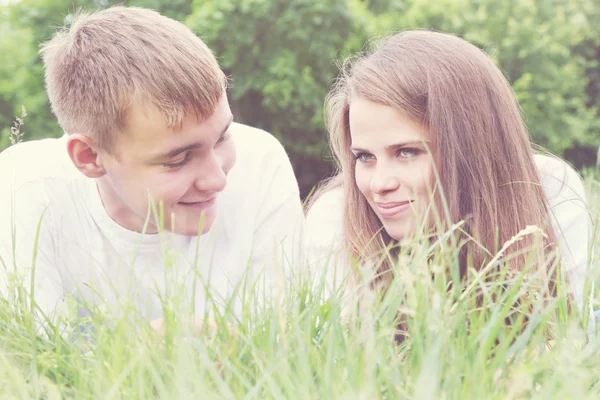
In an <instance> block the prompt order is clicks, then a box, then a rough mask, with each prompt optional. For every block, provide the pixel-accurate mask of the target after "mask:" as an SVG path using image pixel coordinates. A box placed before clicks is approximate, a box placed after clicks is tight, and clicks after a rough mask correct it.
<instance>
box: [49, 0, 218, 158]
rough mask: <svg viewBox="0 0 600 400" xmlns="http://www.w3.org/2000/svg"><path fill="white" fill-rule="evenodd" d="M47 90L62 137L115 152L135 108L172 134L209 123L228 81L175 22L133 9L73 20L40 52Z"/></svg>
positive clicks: (197, 42) (82, 15)
mask: <svg viewBox="0 0 600 400" xmlns="http://www.w3.org/2000/svg"><path fill="white" fill-rule="evenodd" d="M40 53H41V55H42V58H43V62H44V67H45V79H46V90H47V92H48V97H49V99H50V104H51V106H52V111H53V112H54V114H55V115H56V117H57V119H58V122H59V124H60V125H61V127H62V128H63V130H64V131H65V132H66V133H69V134H71V133H83V134H87V135H88V136H90V137H92V138H93V139H94V140H95V141H96V144H97V145H98V146H99V147H101V148H103V149H105V150H107V151H113V150H114V144H115V141H116V140H117V139H118V137H119V134H122V133H123V132H124V128H125V127H126V116H127V111H128V109H129V108H130V107H131V106H132V105H133V104H147V105H152V106H154V107H155V108H156V109H158V110H159V111H160V113H161V114H162V115H163V116H164V118H165V120H166V121H167V124H168V126H169V127H171V128H176V127H178V126H180V125H181V124H182V121H183V120H184V118H185V116H186V115H187V114H188V113H190V112H192V113H195V114H196V116H197V117H198V118H199V119H204V118H208V117H209V116H210V115H212V113H213V112H214V110H215V109H216V106H217V103H218V101H219V99H220V98H221V97H222V96H223V93H224V91H225V88H226V84H227V79H226V77H225V75H224V74H223V72H222V71H221V69H220V68H219V65H218V63H217V61H216V59H215V57H214V56H213V54H212V53H211V51H210V49H209V48H208V47H207V46H206V45H205V44H204V43H203V42H202V40H200V39H199V38H198V37H197V36H196V35H194V33H192V31H191V30H190V29H189V28H187V27H186V26H185V25H183V24H182V23H180V22H177V21H175V20H172V19H170V18H167V17H165V16H162V15H160V14H159V13H157V12H155V11H152V10H148V9H143V8H137V7H121V6H117V7H111V8H108V9H105V10H102V11H98V12H96V13H92V14H87V13H79V14H77V15H76V16H75V17H74V19H73V21H72V23H71V26H70V28H64V29H62V30H60V31H59V32H57V33H56V34H55V36H54V37H53V38H52V39H51V40H50V41H48V42H47V43H45V44H44V45H43V46H42V48H41V51H40Z"/></svg>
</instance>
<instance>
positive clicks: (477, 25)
mask: <svg viewBox="0 0 600 400" xmlns="http://www.w3.org/2000/svg"><path fill="white" fill-rule="evenodd" d="M12 1H13V2H14V1H15V0H12ZM117 3H120V4H123V3H124V4H125V5H128V6H141V7H148V8H153V9H156V10H158V11H160V12H161V13H163V14H165V15H168V16H170V17H172V18H175V19H177V20H180V21H183V22H184V23H185V24H187V25H188V26H189V27H190V28H191V29H192V30H193V31H194V32H196V34H197V35H198V36H199V37H201V38H202V39H203V40H204V41H205V42H206V43H207V44H208V46H209V47H211V48H212V49H213V50H214V52H215V54H216V56H217V57H218V59H219V61H220V63H221V66H222V68H223V69H224V70H225V71H226V73H227V74H228V75H229V76H230V77H231V82H232V87H231V90H230V93H229V97H230V101H231V103H232V108H233V110H234V114H235V116H236V119H237V120H238V121H239V122H243V123H247V124H250V125H254V126H257V127H260V128H263V129H266V130H268V131H270V132H271V133H273V134H274V135H276V136H277V137H278V138H279V139H280V140H281V141H282V142H283V144H284V145H285V146H286V148H287V149H288V152H289V154H290V157H291V159H292V162H293V165H294V168H295V171H296V174H297V176H298V180H299V183H300V185H301V188H302V192H303V194H304V195H306V194H307V193H308V192H309V191H310V189H311V188H312V187H313V186H314V185H315V184H316V183H317V182H318V181H319V180H320V179H321V178H323V177H325V176H327V175H329V174H331V171H332V165H331V162H330V160H331V157H330V156H329V154H328V151H327V143H326V133H325V126H324V117H323V116H324V113H323V103H324V99H325V96H326V94H327V91H328V88H329V86H330V84H331V82H332V80H333V79H334V78H335V76H336V73H337V68H338V67H337V66H338V64H339V62H341V60H343V59H344V57H346V56H348V55H349V54H351V53H354V52H357V51H360V50H361V49H363V48H364V46H365V43H366V42H367V41H368V40H369V39H370V38H377V37H381V36H383V35H385V34H388V33H390V32H395V31H401V30H405V29H417V28H426V29H435V30H440V31H444V32H450V33H454V34H457V35H460V36H462V37H464V38H465V39H467V40H469V41H471V42H472V43H474V44H476V45H478V46H479V47H481V48H482V49H484V50H485V51H486V52H487V53H488V54H490V56H491V57H492V58H493V59H494V61H495V62H496V63H497V64H498V65H499V66H500V67H501V69H502V71H503V72H504V73H505V75H506V76H507V77H508V79H509V80H510V82H511V83H512V85H513V88H514V90H515V92H516V95H517V98H518V99H519V101H520V103H521V106H522V108H523V112H524V115H525V116H526V120H527V125H528V128H529V130H530V134H531V136H532V138H533V141H534V142H535V143H537V144H539V145H541V146H543V147H545V148H547V149H549V150H550V151H552V152H554V153H555V154H558V155H562V156H564V157H565V158H567V159H568V160H569V161H570V162H572V163H573V164H574V165H575V166H576V167H578V168H582V167H584V166H588V165H593V164H595V163H596V152H597V147H598V144H600V83H599V79H600V3H598V2H597V0H577V1H571V0H436V1H435V2H433V1H430V0H389V1H384V0H371V1H367V0H362V1H361V0H320V1H314V0H131V1H125V2H123V1H119V2H117V1H114V0H71V1H66V0H20V1H17V2H14V3H11V4H9V5H4V6H0V55H1V62H0V150H1V149H3V148H5V147H7V146H8V145H9V143H10V141H9V133H10V126H11V124H12V121H13V120H14V117H15V116H20V114H21V106H22V105H24V106H25V107H26V109H27V112H28V116H27V118H26V120H25V126H24V131H25V138H24V139H25V140H31V139H38V138H43V137H57V136H60V135H61V134H62V132H61V129H60V127H59V126H58V124H57V123H56V120H55V118H54V117H53V115H52V113H51V111H50V107H49V104H48V99H47V97H46V95H45V92H44V83H43V69H42V66H41V64H40V59H39V56H38V53H37V51H38V48H39V45H40V43H42V42H44V41H46V40H47V39H49V38H50V37H51V35H52V33H53V32H54V31H55V30H56V28H57V27H59V26H62V25H64V24H68V23H69V21H70V18H71V15H72V13H73V12H74V11H75V10H77V9H78V8H80V7H83V8H86V9H88V10H93V9H98V8H104V7H108V6H111V5H113V4H117Z"/></svg>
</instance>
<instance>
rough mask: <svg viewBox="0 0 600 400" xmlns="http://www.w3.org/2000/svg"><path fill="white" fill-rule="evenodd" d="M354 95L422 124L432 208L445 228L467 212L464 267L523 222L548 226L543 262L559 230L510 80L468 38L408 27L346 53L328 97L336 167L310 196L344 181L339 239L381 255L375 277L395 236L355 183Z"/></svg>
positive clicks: (518, 262) (523, 245) (519, 262)
mask: <svg viewBox="0 0 600 400" xmlns="http://www.w3.org/2000/svg"><path fill="white" fill-rule="evenodd" d="M355 95H359V96H361V97H363V98H365V99H367V100H370V101H372V102H375V103H378V104H383V105H386V106H389V107H393V108H395V109H397V110H401V111H402V112H404V113H405V114H407V115H408V116H410V118H411V119H413V120H414V121H417V122H418V123H420V124H422V125H423V126H425V127H426V129H427V130H428V131H429V133H430V136H431V146H430V147H431V153H432V157H433V161H434V165H435V167H436V169H437V171H438V173H439V180H438V183H439V184H438V186H439V187H441V188H440V189H441V190H437V191H436V193H435V195H434V200H433V204H434V205H435V209H436V210H438V212H441V210H447V216H448V217H449V218H448V219H449V220H446V221H445V224H446V225H445V228H449V224H454V223H457V222H459V221H464V222H465V223H464V225H463V226H464V231H465V233H466V235H467V237H471V238H474V240H475V241H476V243H477V244H475V243H473V242H471V244H470V245H469V246H465V247H463V248H462V249H461V253H460V269H461V273H462V275H463V276H464V274H465V272H466V268H467V261H469V263H470V264H471V265H472V266H473V267H474V268H476V269H479V268H481V267H482V266H483V265H485V263H486V262H488V261H489V260H490V259H491V258H492V254H494V253H495V252H497V251H498V250H499V248H500V247H501V246H502V244H503V243H506V242H507V241H509V240H510V239H511V238H512V237H513V236H515V235H517V234H518V233H519V232H520V231H521V230H522V229H524V228H525V227H526V226H528V225H536V226H539V227H541V228H542V229H543V230H544V232H545V234H546V237H545V239H543V241H544V243H543V245H544V246H543V250H542V251H541V252H540V251H538V253H537V254H538V258H536V259H538V260H540V262H542V261H541V257H546V256H548V255H550V254H552V253H553V252H554V250H555V237H556V235H555V233H554V231H553V229H552V226H551V225H550V224H549V214H548V206H547V202H546V198H545V195H544V191H543V187H542V185H541V183H540V178H539V176H538V172H537V169H536V166H535V164H534V160H533V149H532V145H531V143H530V140H529V136H528V133H527V130H526V128H525V125H524V123H523V119H522V117H521V114H520V109H519V106H518V104H517V101H516V100H515V96H514V94H513V92H512V89H511V87H510V85H509V83H508V82H507V80H506V79H505V78H504V76H503V75H502V73H501V72H500V71H499V69H498V68H497V67H496V66H495V65H494V63H493V62H492V61H491V60H490V58H489V57H487V56H486V54H485V53H484V52H483V51H481V50H480V49H478V48H477V47H475V46H474V45H472V44H470V43H468V42H467V41H465V40H462V39H460V38H458V37H455V36H452V35H448V34H443V33H438V32H431V31H407V32H403V33H400V34H395V35H393V36H390V37H389V38H386V39H384V40H383V41H382V42H381V43H380V44H379V45H378V46H377V47H376V48H375V50H374V51H373V52H371V53H368V54H362V55H361V56H359V57H356V58H353V59H350V60H348V61H347V62H346V63H345V64H344V66H343V68H342V71H341V73H340V76H339V79H338V81H337V84H336V85H335V86H334V88H333V89H332V91H331V93H330V94H329V96H328V99H327V107H326V108H327V120H328V129H329V135H330V144H331V148H332V151H333V154H334V156H335V158H336V160H337V162H338V165H339V169H340V170H339V173H338V175H337V176H336V177H334V178H333V179H332V180H330V181H329V182H328V183H327V184H326V185H325V186H324V187H322V188H321V189H320V191H318V192H317V195H316V197H318V196H319V195H320V193H323V192H324V191H327V190H331V189H332V188H334V187H340V186H341V187H343V190H344V197H345V202H344V211H343V214H344V238H345V240H346V245H347V246H348V248H349V250H350V251H351V254H352V255H353V256H354V257H355V258H356V259H358V260H362V261H365V259H367V260H368V259H369V258H372V257H377V258H378V259H379V260H381V259H382V258H381V256H382V253H383V254H384V255H388V256H387V257H383V259H384V262H382V263H378V264H376V265H377V267H376V268H377V271H374V272H375V274H376V276H379V277H382V276H385V275H388V274H387V273H388V272H389V271H390V269H391V266H392V265H391V263H392V262H391V261H390V257H389V251H388V249H389V247H390V246H391V245H393V244H394V243H393V240H392V238H391V237H390V236H389V235H388V234H387V233H386V232H385V230H384V229H382V224H381V222H380V221H379V218H378V217H377V216H376V214H375V212H374V211H373V210H372V209H371V207H370V206H369V204H368V202H367V200H366V199H365V198H364V196H363V195H362V194H361V193H360V191H359V190H358V187H357V185H356V182H355V162H356V161H355V158H354V157H353V156H352V153H351V151H350V147H351V136H350V127H349V109H350V106H351V103H352V96H355ZM432 185H435V182H432ZM442 193H443V197H442ZM313 202H314V200H313ZM537 240H539V238H535V237H531V236H529V237H524V238H522V240H520V241H519V242H518V243H516V244H515V245H514V246H513V247H512V249H513V250H514V253H516V255H515V256H514V257H513V258H512V259H511V260H510V262H509V264H510V268H511V270H514V271H520V270H521V269H522V268H523V266H524V265H526V264H527V256H528V254H527V252H528V251H529V250H531V249H532V248H538V249H539V247H538V246H539V243H537ZM392 255H393V253H392ZM544 264H545V263H544ZM538 265H539V264H538Z"/></svg>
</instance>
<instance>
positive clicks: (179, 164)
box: [163, 151, 190, 168]
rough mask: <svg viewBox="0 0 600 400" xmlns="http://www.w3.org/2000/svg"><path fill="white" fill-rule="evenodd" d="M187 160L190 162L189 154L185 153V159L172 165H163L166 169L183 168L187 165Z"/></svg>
mask: <svg viewBox="0 0 600 400" xmlns="http://www.w3.org/2000/svg"><path fill="white" fill-rule="evenodd" d="M189 160H190V152H189V151H188V152H187V153H185V157H184V158H183V159H182V160H181V161H177V162H174V163H166V164H163V165H164V166H165V167H167V168H178V167H181V166H184V165H185V164H187V162H188V161H189Z"/></svg>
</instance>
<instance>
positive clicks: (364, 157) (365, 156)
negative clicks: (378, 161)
mask: <svg viewBox="0 0 600 400" xmlns="http://www.w3.org/2000/svg"><path fill="white" fill-rule="evenodd" d="M354 158H355V159H356V161H359V162H363V163H365V162H369V161H371V160H373V159H374V158H375V157H374V156H373V154H369V153H356V154H355V155H354Z"/></svg>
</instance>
